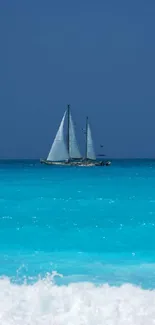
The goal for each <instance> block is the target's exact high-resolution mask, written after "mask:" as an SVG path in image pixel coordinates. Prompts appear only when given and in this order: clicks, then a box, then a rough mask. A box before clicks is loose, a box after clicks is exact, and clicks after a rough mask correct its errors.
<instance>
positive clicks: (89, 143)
mask: <svg viewBox="0 0 155 325" xmlns="http://www.w3.org/2000/svg"><path fill="white" fill-rule="evenodd" d="M87 158H88V159H94V160H95V159H96V155H95V150H94V145H93V140H92V135H91V129H90V126H89V124H88V126H87Z"/></svg>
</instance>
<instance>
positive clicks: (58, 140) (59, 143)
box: [47, 112, 69, 161]
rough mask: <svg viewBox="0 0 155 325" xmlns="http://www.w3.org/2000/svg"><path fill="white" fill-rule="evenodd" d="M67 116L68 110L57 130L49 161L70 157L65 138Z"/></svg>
mask: <svg viewBox="0 0 155 325" xmlns="http://www.w3.org/2000/svg"><path fill="white" fill-rule="evenodd" d="M65 117H66V112H65V114H64V116H63V118H62V121H61V123H60V126H59V129H58V131H57V134H56V136H55V139H54V142H53V144H52V147H51V150H50V152H49V155H48V157H47V160H49V161H63V160H67V159H68V158H69V156H68V151H67V148H66V143H65V139H64V122H65Z"/></svg>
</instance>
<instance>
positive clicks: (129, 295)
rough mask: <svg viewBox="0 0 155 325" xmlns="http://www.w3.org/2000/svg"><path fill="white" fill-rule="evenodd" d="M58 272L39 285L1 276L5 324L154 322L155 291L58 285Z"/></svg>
mask: <svg viewBox="0 0 155 325" xmlns="http://www.w3.org/2000/svg"><path fill="white" fill-rule="evenodd" d="M56 275H58V276H61V275H59V274H57V273H56V272H55V273H54V274H52V275H51V276H50V275H48V276H47V277H46V278H45V279H39V280H38V281H37V282H36V283H35V284H33V285H32V284H31V285H28V284H26V283H25V284H22V285H17V284H13V283H11V282H10V279H9V278H1V279H0V324H1V325H43V324H46V325H105V324H106V325H116V324H117V325H124V324H125V325H129V324H130V325H139V324H140V325H141V324H145V325H146V324H147V325H152V324H154V319H155V308H154V306H155V290H152V291H149V290H143V289H141V288H139V287H135V286H133V285H129V284H126V285H122V286H121V287H112V286H109V285H108V284H105V285H102V286H98V287H97V286H95V285H94V284H92V283H89V282H88V283H87V282H85V283H84V282H83V283H74V284H73V283H72V284H69V285H68V286H57V285H56V284H54V282H53V278H54V277H55V276H56Z"/></svg>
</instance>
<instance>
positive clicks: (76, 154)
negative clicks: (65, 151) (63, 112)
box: [69, 112, 81, 159]
mask: <svg viewBox="0 0 155 325" xmlns="http://www.w3.org/2000/svg"><path fill="white" fill-rule="evenodd" d="M69 156H70V158H71V159H74V158H81V153H80V150H79V147H78V143H77V140H76V135H75V128H74V123H73V120H72V116H71V113H70V112H69Z"/></svg>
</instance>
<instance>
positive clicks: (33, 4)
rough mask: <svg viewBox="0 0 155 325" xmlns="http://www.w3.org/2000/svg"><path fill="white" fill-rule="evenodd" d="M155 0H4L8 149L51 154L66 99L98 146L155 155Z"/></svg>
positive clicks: (1, 23)
mask: <svg viewBox="0 0 155 325" xmlns="http://www.w3.org/2000/svg"><path fill="white" fill-rule="evenodd" d="M154 33H155V1H154V0H149V1H146V0H145V1H144V0H130V1H125V0H117V1H116V0H105V1H103V0H96V1H94V0H79V1H75V0H55V1H54V0H42V1H41V0H25V1H24V0H1V2H0V42H1V44H0V112H1V116H0V158H20V157H21V158H40V157H46V156H47V153H48V150H49V147H50V145H51V143H52V140H53V137H54V135H55V132H56V129H57V126H58V123H59V122H60V119H61V117H62V114H63V112H64V109H65V106H66V104H67V103H70V104H71V105H72V112H73V117H74V120H76V122H77V123H76V125H77V128H79V131H80V132H79V140H80V143H81V144H82V142H83V136H82V133H81V128H82V127H83V125H84V123H85V116H86V115H87V114H88V115H89V118H90V122H91V125H92V132H93V134H94V140H95V147H96V151H97V152H99V144H100V143H103V144H104V152H105V153H106V154H107V155H108V156H110V157H154V156H155V37H154Z"/></svg>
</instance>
